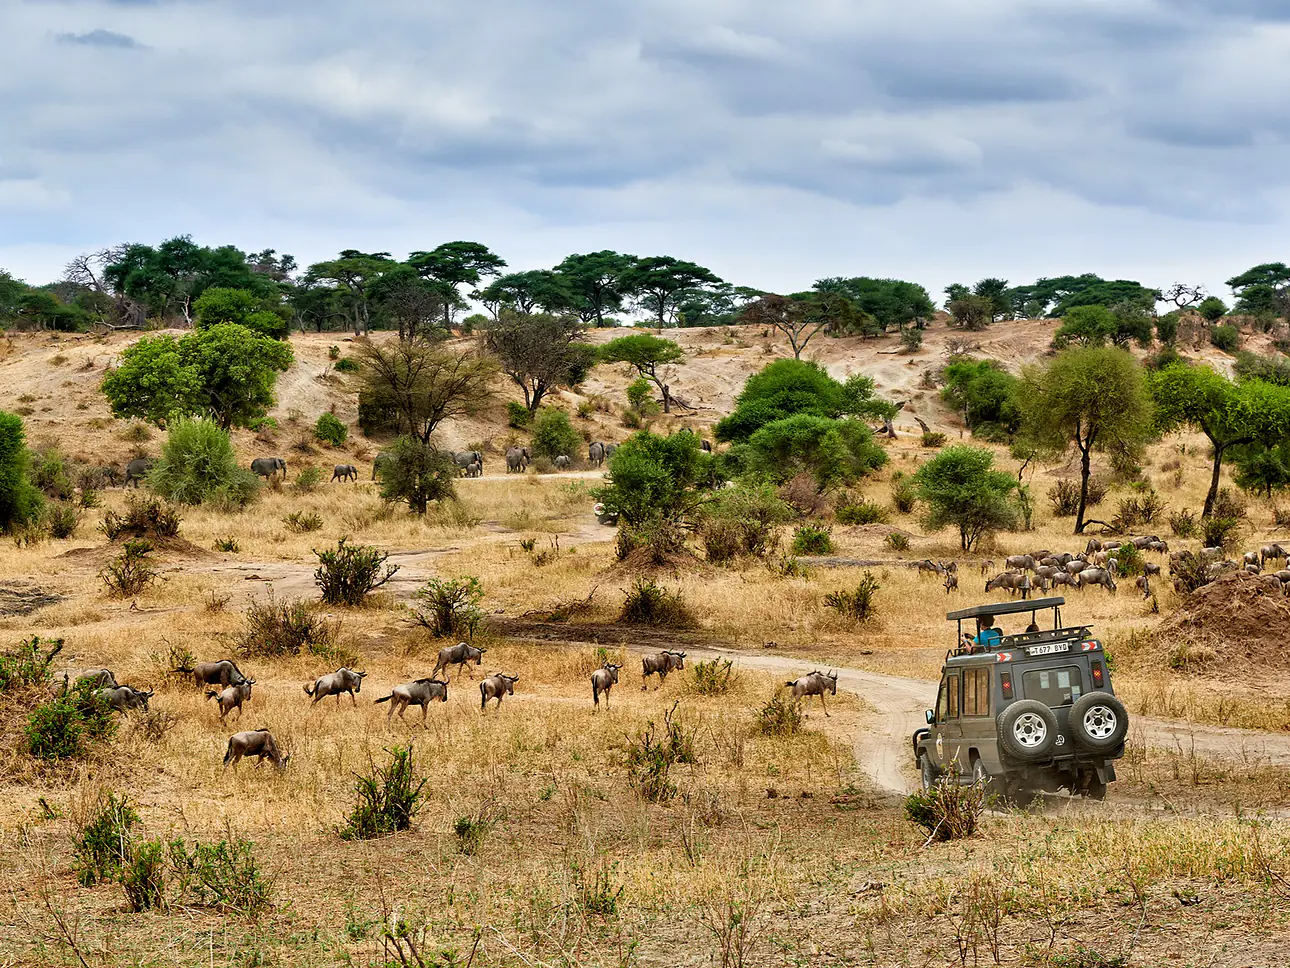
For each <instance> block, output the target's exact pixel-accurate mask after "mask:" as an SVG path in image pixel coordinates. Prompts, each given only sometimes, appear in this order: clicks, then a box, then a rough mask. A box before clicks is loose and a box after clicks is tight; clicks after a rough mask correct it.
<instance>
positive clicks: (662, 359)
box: [600, 333, 685, 413]
mask: <svg viewBox="0 0 1290 968" xmlns="http://www.w3.org/2000/svg"><path fill="white" fill-rule="evenodd" d="M684 359H685V351H684V350H682V349H681V347H679V346H677V345H676V344H675V343H673V342H672V341H671V340H670V339H663V338H662V337H660V336H651V335H650V334H649V333H634V334H632V335H631V336H620V337H618V339H613V340H610V341H609V342H608V343H606V344H605V345H604V346H602V347H601V348H600V362H601V363H626V364H627V365H628V366H630V367H632V369H634V370H635V371H636V372H637V373H638V374H639V375H640V376H642V377H645V378H646V379H649V380H653V381H654V385H655V386H656V387H658V390H659V393H661V394H662V395H663V412H664V413H671V412H672V388H671V387H670V386H669V385H668V384H667V383H665V382H664V381H663V378H662V377H660V376H659V375H658V368H659V367H660V366H668V365H670V364H673V363H680V362H681V361H683V360H684Z"/></svg>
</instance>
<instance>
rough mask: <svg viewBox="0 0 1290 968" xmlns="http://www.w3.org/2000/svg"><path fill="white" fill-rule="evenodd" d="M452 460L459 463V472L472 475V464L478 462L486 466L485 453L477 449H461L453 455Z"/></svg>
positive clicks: (481, 465) (459, 474)
mask: <svg viewBox="0 0 1290 968" xmlns="http://www.w3.org/2000/svg"><path fill="white" fill-rule="evenodd" d="M452 462H453V463H454V464H456V465H457V474H458V476H461V475H462V474H465V475H466V476H467V477H469V476H470V466H471V465H472V464H478V465H479V466H480V467H483V466H484V455H483V454H481V453H480V452H479V451H477V450H459V451H457V452H456V453H455V454H453V455H452Z"/></svg>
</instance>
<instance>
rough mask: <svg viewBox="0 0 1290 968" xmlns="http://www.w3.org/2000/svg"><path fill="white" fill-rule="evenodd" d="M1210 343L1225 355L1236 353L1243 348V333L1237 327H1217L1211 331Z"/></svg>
mask: <svg viewBox="0 0 1290 968" xmlns="http://www.w3.org/2000/svg"><path fill="white" fill-rule="evenodd" d="M1209 341H1210V343H1212V344H1213V345H1214V346H1215V347H1216V348H1217V349H1220V350H1222V351H1223V352H1224V353H1235V352H1236V351H1237V350H1239V349H1240V348H1241V331H1240V330H1239V329H1237V328H1236V327H1235V326H1215V327H1213V328H1211V329H1210V331H1209Z"/></svg>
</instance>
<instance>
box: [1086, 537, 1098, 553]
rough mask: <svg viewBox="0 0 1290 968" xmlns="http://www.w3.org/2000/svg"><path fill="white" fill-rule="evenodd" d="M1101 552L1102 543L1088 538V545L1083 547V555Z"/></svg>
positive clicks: (1096, 539)
mask: <svg viewBox="0 0 1290 968" xmlns="http://www.w3.org/2000/svg"><path fill="white" fill-rule="evenodd" d="M1101 550H1102V542H1101V541H1100V540H1099V539H1098V538H1089V539H1088V544H1086V545H1085V546H1084V554H1086V555H1091V554H1092V553H1093V552H1095V551H1101Z"/></svg>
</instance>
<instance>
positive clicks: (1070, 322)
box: [1053, 302, 1153, 349]
mask: <svg viewBox="0 0 1290 968" xmlns="http://www.w3.org/2000/svg"><path fill="white" fill-rule="evenodd" d="M1152 329H1153V317H1152V316H1151V314H1150V313H1149V312H1148V311H1147V310H1146V309H1144V308H1143V307H1142V305H1141V304H1139V303H1133V302H1122V303H1118V304H1116V305H1115V306H1114V307H1110V308H1108V307H1106V306H1101V305H1088V306H1076V307H1074V308H1073V309H1071V310H1070V311H1069V312H1068V313H1067V314H1066V316H1065V318H1064V319H1063V320H1062V324H1061V326H1059V327H1058V329H1057V332H1056V333H1055V334H1053V346H1054V347H1055V348H1057V349H1064V348H1065V347H1067V346H1069V345H1070V344H1072V343H1076V344H1078V345H1080V346H1086V347H1087V346H1103V345H1105V344H1106V343H1108V342H1110V343H1114V344H1115V345H1116V346H1120V347H1124V346H1128V345H1129V343H1130V342H1131V341H1134V340H1136V341H1137V342H1138V345H1140V346H1150V345H1151V336H1152Z"/></svg>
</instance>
